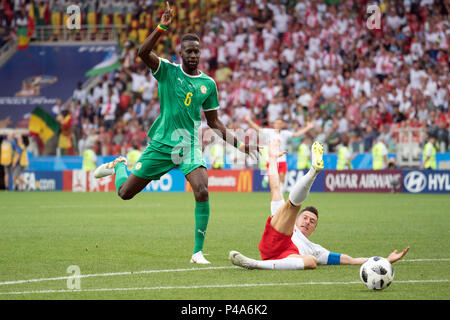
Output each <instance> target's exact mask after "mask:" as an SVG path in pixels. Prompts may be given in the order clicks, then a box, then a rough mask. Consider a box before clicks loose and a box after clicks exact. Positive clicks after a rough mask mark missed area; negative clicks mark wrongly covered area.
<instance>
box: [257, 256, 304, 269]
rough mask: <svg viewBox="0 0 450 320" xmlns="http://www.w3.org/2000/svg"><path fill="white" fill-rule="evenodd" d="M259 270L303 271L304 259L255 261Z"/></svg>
mask: <svg viewBox="0 0 450 320" xmlns="http://www.w3.org/2000/svg"><path fill="white" fill-rule="evenodd" d="M255 261H256V266H257V269H263V270H272V269H274V270H303V269H304V268H305V264H304V262H303V259H302V258H284V259H279V260H262V261H261V260H255Z"/></svg>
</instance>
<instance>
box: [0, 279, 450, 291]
mask: <svg viewBox="0 0 450 320" xmlns="http://www.w3.org/2000/svg"><path fill="white" fill-rule="evenodd" d="M449 281H450V280H448V279H441V280H397V281H395V283H442V282H449ZM351 284H358V285H361V281H350V282H293V283H236V284H212V285H200V286H167V287H141V288H99V289H75V290H68V289H62V290H40V291H11V292H0V295H19V294H46V293H72V292H111V291H149V290H180V289H211V288H244V287H245V288H250V287H274V286H302V285H328V286H329V285H351Z"/></svg>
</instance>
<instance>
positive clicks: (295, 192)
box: [289, 167, 320, 206]
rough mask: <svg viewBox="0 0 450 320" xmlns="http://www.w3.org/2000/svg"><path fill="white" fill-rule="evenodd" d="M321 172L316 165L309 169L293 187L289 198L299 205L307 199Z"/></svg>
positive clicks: (295, 204)
mask: <svg viewBox="0 0 450 320" xmlns="http://www.w3.org/2000/svg"><path fill="white" fill-rule="evenodd" d="M319 172H320V171H316V169H314V167H311V169H309V171H308V172H307V173H306V174H305V175H304V176H303V177H301V178H300V180H299V181H297V183H296V184H295V185H294V186H293V187H292V189H291V192H290V193H289V200H290V201H291V203H292V204H293V205H294V206H299V205H301V204H302V202H303V201H305V199H306V197H307V196H308V194H309V190H310V189H311V186H312V184H313V183H314V180H315V179H316V177H317V175H318V174H319Z"/></svg>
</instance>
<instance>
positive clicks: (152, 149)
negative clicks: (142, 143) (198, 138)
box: [131, 141, 206, 180]
mask: <svg viewBox="0 0 450 320" xmlns="http://www.w3.org/2000/svg"><path fill="white" fill-rule="evenodd" d="M198 167H205V168H206V162H205V160H204V159H203V154H202V150H201V149H200V148H199V147H198V148H194V147H192V148H179V147H171V146H168V145H165V144H162V143H159V142H156V141H151V142H150V143H149V144H148V146H147V148H146V149H145V151H144V152H143V153H142V155H141V156H140V157H139V160H138V161H137V162H136V164H135V166H134V168H133V170H132V171H131V173H132V174H134V175H135V176H138V177H139V178H143V179H149V180H159V178H161V176H163V175H164V174H166V173H167V172H169V171H170V170H172V169H174V168H178V169H180V171H181V172H183V174H184V175H185V176H186V175H187V174H189V173H190V172H191V171H193V170H194V169H197V168H198Z"/></svg>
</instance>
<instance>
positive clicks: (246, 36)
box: [18, 0, 450, 155]
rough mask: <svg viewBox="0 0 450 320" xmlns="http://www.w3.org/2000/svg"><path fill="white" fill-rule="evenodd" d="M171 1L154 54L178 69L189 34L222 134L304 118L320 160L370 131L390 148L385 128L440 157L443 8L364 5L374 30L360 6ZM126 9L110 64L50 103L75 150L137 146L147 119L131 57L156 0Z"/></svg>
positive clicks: (366, 141)
mask: <svg viewBox="0 0 450 320" xmlns="http://www.w3.org/2000/svg"><path fill="white" fill-rule="evenodd" d="M18 2H20V1H18ZM63 2H64V1H63ZM86 2H89V1H86ZM172 2H175V4H174V5H173V6H174V8H175V10H176V18H175V22H174V23H173V25H172V26H171V27H170V30H169V33H168V34H167V35H165V36H163V37H162V38H161V40H160V42H159V45H158V47H157V48H156V51H157V53H158V54H159V55H160V56H162V57H165V58H167V59H169V60H171V61H173V62H175V63H181V61H180V57H179V56H178V55H177V52H178V51H179V45H180V43H179V42H180V37H181V35H182V34H184V33H186V32H196V33H197V34H199V35H200V37H201V41H202V57H201V63H200V67H199V68H200V70H202V71H203V72H204V73H206V74H208V75H210V76H212V77H213V78H214V79H215V80H216V83H217V87H218V91H219V100H220V110H219V115H220V118H221V120H222V122H223V123H224V124H225V125H226V126H228V127H229V128H243V129H246V128H247V124H246V122H245V121H244V117H245V116H250V117H251V118H252V119H253V120H254V121H255V122H256V123H257V124H259V125H261V126H268V125H270V124H271V123H272V122H273V121H274V120H276V119H279V118H281V119H283V120H284V121H285V123H286V129H292V130H293V129H296V128H298V127H302V126H304V125H305V124H306V123H307V122H310V121H314V122H315V124H316V125H315V128H314V130H312V131H310V134H311V135H312V136H314V138H315V139H317V140H321V141H323V142H324V143H325V145H326V147H327V150H328V152H334V151H335V150H336V146H337V145H339V143H340V142H341V141H342V140H344V139H346V138H349V139H350V142H351V143H350V145H351V147H352V148H353V150H354V151H356V152H368V151H370V149H371V147H372V145H373V143H374V141H375V138H376V137H377V136H379V135H380V134H382V135H383V137H384V138H385V141H386V144H387V147H388V150H389V151H390V152H395V149H396V143H397V142H398V141H397V138H398V135H397V133H396V130H397V129H399V128H416V129H418V130H421V131H423V132H425V133H426V134H433V135H435V136H436V137H437V141H438V148H439V151H440V152H446V151H448V150H449V121H450V120H449V119H450V117H449V113H448V110H449V109H448V97H449V93H450V92H449V90H450V83H449V80H448V74H449V57H448V44H449V37H450V28H449V19H448V13H449V12H448V9H449V8H448V4H447V2H446V1H442V0H416V1H415V0H404V1H375V2H374V3H375V4H377V5H378V8H379V9H380V12H381V14H382V15H381V21H380V26H381V28H380V29H370V28H369V27H368V25H367V20H368V17H369V15H370V14H368V13H367V11H366V10H367V6H368V2H367V1H363V0H360V1H343V0H324V1H314V0H310V1H289V0H278V1H265V0H242V1H239V0H236V1H234V0H233V1H202V0H189V1H187V0H186V1H172ZM104 3H109V4H111V5H112V6H111V8H112V9H111V10H113V9H114V5H117V4H118V3H124V4H125V3H129V2H126V1H108V0H101V1H98V4H97V10H98V11H97V12H98V13H103V12H104V11H102V10H104V8H105V7H104V6H102V5H103V4H104ZM130 3H132V5H133V6H134V7H133V11H132V15H131V17H130V18H129V19H131V20H129V25H128V27H127V28H125V29H124V30H123V32H122V33H121V43H122V45H123V51H122V53H121V65H122V67H121V68H120V69H118V70H115V71H114V72H110V73H109V74H107V75H104V76H103V77H102V79H101V80H100V81H99V82H98V84H97V85H96V86H95V87H93V88H91V89H90V90H89V91H86V89H83V88H82V86H81V84H80V86H79V88H77V89H76V90H75V91H74V96H73V99H72V101H69V102H68V104H66V105H60V106H59V108H66V109H69V110H70V111H71V114H72V126H73V132H74V134H75V137H76V139H75V140H76V141H77V145H78V152H79V153H81V152H82V149H83V148H86V147H94V148H95V149H96V151H97V153H98V154H104V155H105V154H119V153H123V152H124V151H126V150H123V148H126V146H131V145H132V144H135V143H138V144H139V146H144V145H145V144H146V142H147V137H146V132H147V130H148V129H149V127H150V126H151V124H152V123H153V121H154V120H155V118H156V117H157V115H158V114H159V101H158V97H157V83H156V81H155V79H154V78H153V77H152V76H151V75H150V74H149V70H148V68H146V67H145V65H144V64H143V63H142V61H141V60H140V59H139V58H138V57H137V54H136V52H137V48H138V46H139V44H140V43H141V42H142V41H143V39H145V37H146V36H147V35H148V34H149V32H151V31H152V30H153V28H154V27H155V23H158V22H159V18H160V16H161V13H162V10H163V9H164V1H135V2H130ZM132 5H131V4H130V6H132ZM124 8H125V7H124ZM114 12H115V11H111V14H112V19H113V20H114ZM123 12H124V15H123V19H124V20H123V21H124V22H125V23H128V22H127V19H128V18H127V14H126V12H127V11H123ZM136 21H137V22H136ZM135 22H136V23H135ZM139 28H143V29H145V32H142V33H141V32H139ZM57 112H59V111H58V106H55V115H56V114H57ZM205 127H206V125H205ZM423 136H424V135H417V137H423ZM420 142H422V141H420ZM299 143H300V140H299V139H295V140H292V141H290V144H289V150H288V151H290V152H296V148H297V146H298V145H299Z"/></svg>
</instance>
